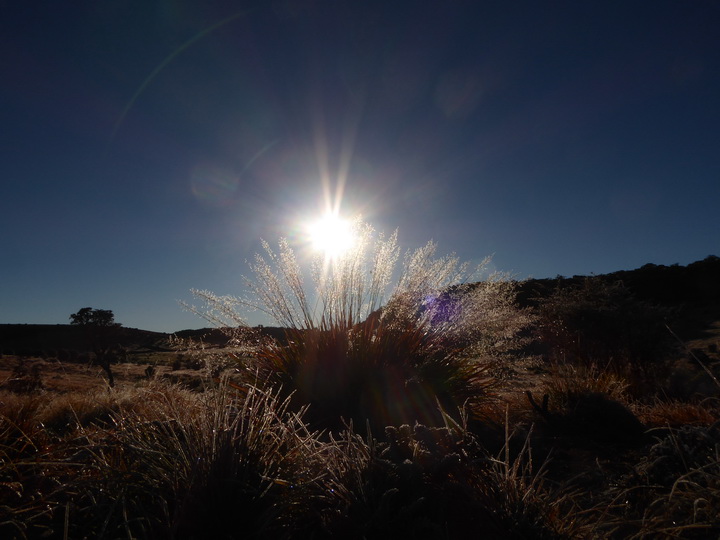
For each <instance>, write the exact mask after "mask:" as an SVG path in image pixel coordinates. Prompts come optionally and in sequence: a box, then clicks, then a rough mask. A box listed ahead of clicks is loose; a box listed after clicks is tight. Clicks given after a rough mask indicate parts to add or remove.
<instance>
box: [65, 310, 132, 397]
mask: <svg viewBox="0 0 720 540" xmlns="http://www.w3.org/2000/svg"><path fill="white" fill-rule="evenodd" d="M70 324H74V325H77V326H82V327H83V328H85V331H86V335H87V336H88V339H89V341H90V344H91V346H92V349H93V352H94V353H95V361H96V362H97V363H98V365H99V366H100V367H102V368H103V370H105V373H107V376H108V384H109V385H110V386H111V387H112V386H115V377H114V376H113V372H112V368H111V367H110V363H111V360H112V355H111V354H110V343H111V338H112V336H113V335H114V334H115V333H116V331H117V329H118V328H119V327H120V326H121V325H120V324H119V323H116V322H115V315H114V314H113V312H112V311H111V310H109V309H93V308H90V307H85V308H82V309H81V310H79V311H78V312H77V313H73V314H72V315H70Z"/></svg>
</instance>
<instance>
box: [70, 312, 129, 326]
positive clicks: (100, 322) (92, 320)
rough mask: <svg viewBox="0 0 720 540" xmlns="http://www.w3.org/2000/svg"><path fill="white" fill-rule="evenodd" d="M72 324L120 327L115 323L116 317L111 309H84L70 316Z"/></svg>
mask: <svg viewBox="0 0 720 540" xmlns="http://www.w3.org/2000/svg"><path fill="white" fill-rule="evenodd" d="M70 324H76V325H79V326H120V324H119V323H116V322H115V315H114V314H113V312H112V310H109V309H93V308H91V307H84V308H82V309H81V310H80V311H78V312H77V313H73V314H72V315H70Z"/></svg>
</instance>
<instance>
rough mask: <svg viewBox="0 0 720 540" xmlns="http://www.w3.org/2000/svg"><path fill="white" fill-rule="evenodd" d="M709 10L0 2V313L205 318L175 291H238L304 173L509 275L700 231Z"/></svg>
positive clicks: (547, 273)
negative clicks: (488, 259)
mask: <svg viewBox="0 0 720 540" xmlns="http://www.w3.org/2000/svg"><path fill="white" fill-rule="evenodd" d="M223 21H224V23H223ZM219 23H223V24H219ZM718 28H720V3H718V2H715V1H711V0H677V1H653V2H647V1H639V0H638V1H632V0H630V1H622V2H620V1H618V2H614V1H613V2H608V1H603V2H600V1H586V2H577V1H568V2H537V1H517V2H480V1H461V0H457V1H448V0H444V1H437V2H432V1H427V2H420V1H417V0H413V1H403V0H398V1H392V2H390V1H388V0H384V1H377V2H376V1H342V0H316V1H311V0H300V1H291V0H278V1H275V2H270V1H267V2H241V1H238V2H228V1H224V2H221V1H217V2H213V1H210V0H208V1H203V2H190V1H187V0H184V1H183V0H174V1H170V0H162V1H153V0H142V1H124V2H121V1H117V2H115V1H113V2H96V1H77V2H54V1H44V2H41V1H33V0H28V1H25V2H2V3H1V4H0V50H1V51H2V53H1V54H0V74H1V80H2V83H1V84H0V126H1V130H0V137H1V139H0V141H1V146H0V152H1V158H2V159H0V178H1V179H2V196H1V197H0V227H1V230H2V237H1V240H0V253H2V263H1V264H0V287H1V288H0V323H66V322H68V316H69V315H70V313H73V312H75V311H77V310H78V309H79V308H81V307H84V306H92V307H96V308H102V309H111V310H113V311H114V312H115V315H116V319H117V320H118V321H119V322H121V323H123V324H124V325H125V326H131V327H140V328H144V329H149V330H160V331H174V330H180V329H182V328H188V327H199V326H203V324H204V322H203V321H202V320H200V319H198V318H197V317H196V316H194V315H192V314H188V313H185V312H183V311H182V310H181V309H180V308H179V307H178V305H177V300H178V299H188V298H189V294H188V290H189V289H190V288H200V289H210V290H213V291H214V292H217V293H220V294H239V293H241V292H242V288H241V279H240V278H241V275H243V274H246V273H247V266H246V264H245V261H246V260H247V259H249V258H250V257H251V256H252V255H253V254H254V253H255V252H257V251H259V248H260V246H259V240H260V238H265V239H267V240H270V241H274V240H276V239H277V238H278V237H279V236H288V237H290V238H291V240H292V239H293V238H294V237H295V235H296V231H297V230H298V227H299V224H301V223H302V222H303V221H304V220H307V219H308V218H310V217H312V216H314V215H316V214H317V213H318V212H319V211H320V209H321V208H322V205H323V187H322V186H323V179H325V182H327V183H329V184H330V185H331V189H333V190H336V188H337V186H344V189H342V194H343V197H342V209H343V212H344V214H345V215H347V216H351V215H353V214H355V213H358V212H360V213H362V214H363V215H364V216H365V218H366V220H367V221H369V222H370V223H371V224H373V225H374V226H375V227H376V228H377V229H379V230H383V231H387V232H391V231H392V230H394V229H395V228H399V234H400V243H401V245H402V246H403V247H404V248H412V247H417V246H419V245H421V244H423V243H425V242H426V241H427V240H430V239H434V240H436V241H437V242H438V244H439V251H440V252H441V253H448V252H452V251H455V252H457V254H458V255H460V256H461V258H463V259H465V260H480V259H482V258H484V257H485V256H486V255H490V254H494V266H495V267H496V268H497V269H499V270H503V271H508V272H512V273H514V274H516V276H517V277H520V278H523V277H528V276H532V277H554V276H555V275H557V274H562V275H573V274H589V273H604V272H610V271H614V270H620V269H632V268H637V267H639V266H641V265H643V264H645V263H648V262H652V263H655V264H673V263H680V264H687V263H690V262H692V261H695V260H698V259H702V258H704V257H706V256H707V255H710V254H718V255H720V37H718V36H720V33H718Z"/></svg>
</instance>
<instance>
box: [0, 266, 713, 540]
mask: <svg viewBox="0 0 720 540" xmlns="http://www.w3.org/2000/svg"><path fill="white" fill-rule="evenodd" d="M710 262H711V263H713V264H716V261H714V260H713V261H710ZM650 270H651V271H653V272H654V270H653V269H650ZM646 271H647V269H646ZM660 271H661V272H665V271H664V270H663V269H660ZM672 272H673V273H675V274H678V273H679V271H677V270H672ZM651 274H652V272H651ZM653 275H654V274H653ZM630 278H632V276H630ZM626 281H632V279H629V280H628V279H626ZM697 283H699V281H695V282H694V285H693V286H694V287H697ZM707 283H708V284H712V283H713V282H712V281H711V280H709V281H707ZM546 285H547V284H546V283H536V284H534V285H533V286H535V287H536V290H540V291H542V290H545V291H546V294H544V296H542V295H540V296H538V295H537V294H535V293H533V294H535V296H532V295H529V294H528V293H527V288H528V285H527V284H521V285H516V284H513V283H507V282H501V283H499V284H497V285H491V286H489V287H486V286H485V285H482V284H480V285H472V286H469V287H466V288H463V289H461V290H459V291H460V292H458V290H450V291H449V292H447V293H444V294H445V296H442V295H440V296H436V297H434V301H435V305H436V306H439V307H438V310H437V311H435V312H430V314H429V315H428V314H427V313H426V314H425V315H424V319H422V320H420V319H412V317H414V316H415V315H414V314H413V313H412V312H410V315H411V318H410V319H403V317H404V316H406V315H407V313H405V312H402V311H393V309H395V306H392V305H391V306H390V308H384V309H385V312H384V313H380V312H378V313H373V314H371V315H370V316H368V317H367V318H366V319H364V320H361V321H359V322H357V323H353V324H351V325H346V326H343V324H344V323H342V322H340V323H333V324H329V325H327V326H322V327H319V328H313V327H309V328H300V329H298V328H294V329H293V328H288V329H287V330H286V331H285V332H284V336H281V337H283V339H282V341H277V340H275V339H273V338H274V336H277V335H278V333H277V332H275V333H274V334H273V335H265V336H262V335H261V333H257V332H250V333H246V334H245V337H246V338H247V340H248V342H247V343H246V344H245V345H243V346H241V347H240V348H230V347H228V346H227V345H228V343H223V342H222V339H220V338H219V337H218V336H216V338H217V339H215V340H214V341H213V342H212V343H211V340H208V339H206V338H204V341H202V342H201V343H199V342H196V343H195V344H193V343H192V342H191V340H190V341H188V340H184V341H177V340H175V341H173V340H169V339H168V338H167V337H166V336H159V335H152V334H144V336H145V337H143V338H142V339H140V337H141V334H139V333H137V332H126V333H125V336H126V337H128V341H125V342H124V343H120V345H119V346H118V348H117V351H119V352H117V354H115V355H114V356H113V357H112V358H113V362H112V363H111V364H110V367H111V369H112V373H113V374H114V379H115V385H114V387H112V388H111V387H110V386H109V385H108V383H107V372H106V370H104V369H102V368H101V367H100V366H96V365H92V364H91V363H90V360H91V359H92V358H93V356H92V354H88V351H87V350H76V351H75V353H73V354H70V353H69V352H67V351H65V352H61V351H62V349H61V347H59V346H58V345H57V344H54V343H53V342H52V341H51V340H47V339H45V338H42V337H37V336H42V333H41V332H39V330H41V329H32V328H21V329H20V330H21V332H19V331H18V329H17V328H6V329H5V332H6V333H5V335H8V334H9V333H10V332H11V331H12V332H14V333H13V335H15V336H18V335H23V336H26V335H28V334H32V332H35V334H34V335H35V336H36V338H37V340H36V342H35V343H36V344H37V347H36V348H37V349H42V351H41V354H38V355H32V354H27V352H23V354H15V353H11V354H9V353H6V352H3V354H2V357H0V535H2V537H3V538H41V537H42V538H148V539H150V538H178V539H179V538H187V539H191V538H240V537H243V538H244V537H248V536H250V537H254V538H357V539H361V538H427V539H435V538H446V539H455V538H458V539H464V538H470V537H477V536H481V537H483V538H491V539H504V538H552V539H555V538H568V539H569V538H648V539H650V538H653V539H654V538H698V539H704V538H717V537H718V535H719V534H720V525H719V524H720V514H719V512H720V510H719V509H720V453H719V452H720V382H718V379H719V378H720V353H719V352H718V350H719V348H720V313H718V306H719V305H720V302H718V298H717V295H715V296H713V294H714V293H712V294H707V295H706V296H705V297H703V296H697V295H696V296H695V297H692V295H690V294H688V295H687V297H688V298H690V300H689V301H687V302H682V303H677V302H674V303H673V302H671V303H668V302H665V303H662V302H651V301H650V300H652V298H650V299H648V297H646V298H644V299H641V298H638V296H637V295H633V294H632V292H631V291H628V290H627V289H626V288H625V287H624V286H623V285H622V284H618V282H616V281H604V280H603V279H602V278H592V279H586V280H576V282H572V281H570V282H568V283H563V282H558V284H557V286H556V287H554V288H552V290H550V292H547V291H548V289H547V288H545V289H543V287H545V286H546ZM483 287H485V288H483ZM523 287H524V288H525V289H523ZM646 292H647V291H646ZM662 292H663V294H666V293H667V288H666V287H663V288H662ZM685 292H686V293H687V290H686V291H685ZM467 295H476V296H474V297H473V298H475V299H476V300H477V302H478V304H477V305H481V306H482V308H483V309H482V310H480V311H473V312H472V313H473V316H474V317H478V318H477V319H475V318H473V319H471V320H470V321H469V322H470V323H477V324H469V325H465V326H463V325H460V324H459V325H456V326H448V325H444V322H445V321H446V320H447V317H448V313H451V314H452V310H448V306H450V308H452V307H453V306H456V305H458V303H459V302H463V301H464V298H467V297H468V296H467ZM400 300H403V297H401V298H400ZM479 302H482V303H481V304H480V303H479ZM398 313H399V315H398ZM489 314H490V315H492V316H490V315H489ZM408 320H409V321H410V322H412V321H414V320H420V323H417V324H415V323H413V324H407V321H408ZM478 321H481V323H480V322H478ZM460 322H463V321H460ZM437 327H440V328H441V329H442V331H440V332H435V328H437ZM458 328H459V329H460V331H458ZM51 330H52V332H54V333H55V334H56V335H58V336H59V335H61V334H62V332H61V331H60V330H58V329H56V328H53V329H51ZM202 335H205V334H202ZM146 338H147V339H148V340H150V341H146ZM470 338H472V339H470ZM23 339H24V338H23ZM63 339H64V338H63ZM78 339H79V338H78ZM30 343H31V344H32V342H30ZM65 344H66V346H77V347H79V346H80V344H81V343H80V341H78V342H76V344H73V343H71V342H70V341H66V342H65ZM27 345H28V342H27V341H22V342H21V341H16V342H10V341H8V340H6V342H5V345H4V348H3V350H4V351H6V350H7V349H9V348H12V349H14V350H19V349H22V348H26V349H27V348H28V347H27ZM53 351H54V354H53ZM58 356H63V357H64V358H63V359H62V360H59V359H58Z"/></svg>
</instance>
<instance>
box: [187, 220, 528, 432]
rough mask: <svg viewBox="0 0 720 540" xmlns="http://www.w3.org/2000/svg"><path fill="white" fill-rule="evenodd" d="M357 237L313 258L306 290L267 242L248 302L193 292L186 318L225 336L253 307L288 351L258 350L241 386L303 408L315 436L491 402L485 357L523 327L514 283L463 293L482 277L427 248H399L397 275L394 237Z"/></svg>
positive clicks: (424, 418) (291, 257)
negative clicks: (264, 388)
mask: <svg viewBox="0 0 720 540" xmlns="http://www.w3.org/2000/svg"><path fill="white" fill-rule="evenodd" d="M355 233H356V237H357V241H356V244H355V247H354V249H352V250H349V251H348V252H346V253H344V254H343V255H342V256H340V257H337V258H333V259H324V258H322V257H321V256H320V257H318V258H317V259H315V260H314V262H313V264H312V272H311V280H310V284H309V285H308V284H306V283H305V276H304V274H303V272H302V270H301V268H300V265H299V263H298V261H297V258H296V255H295V252H294V250H293V249H292V247H291V246H290V245H289V244H288V242H287V241H286V240H281V241H280V243H279V246H278V248H279V249H278V251H277V252H276V251H274V250H273V249H272V248H271V247H270V245H269V244H267V243H264V244H263V245H264V249H265V255H264V256H262V255H257V256H256V258H255V260H254V261H253V262H252V263H251V265H250V268H251V271H252V274H253V277H252V278H249V279H246V288H247V290H248V294H247V296H244V297H230V296H216V295H214V294H212V293H210V292H208V291H195V294H196V296H198V297H199V298H200V299H201V300H202V301H203V302H204V303H205V304H206V308H207V309H206V310H205V311H204V312H203V311H201V310H200V309H197V308H190V309H192V310H194V311H195V312H196V313H200V314H204V316H205V317H206V318H207V319H208V320H210V321H212V322H214V323H216V324H218V325H220V326H223V327H225V326H228V325H230V324H232V325H235V326H237V325H242V324H244V317H243V310H248V309H256V310H260V311H262V312H264V313H266V314H267V315H269V316H270V317H271V318H272V319H274V321H275V322H276V323H277V324H279V325H280V326H283V327H285V328H287V329H288V330H287V336H286V342H287V345H279V344H273V343H261V344H259V345H258V347H257V349H256V353H255V356H256V361H255V362H253V363H252V364H251V365H250V366H248V370H247V380H248V384H252V385H257V384H261V383H262V384H268V385H270V387H272V388H275V389H281V391H282V392H284V395H286V396H287V395H291V394H292V396H293V398H292V402H293V406H294V407H301V406H304V405H309V410H308V413H307V418H308V421H309V422H310V424H311V425H312V426H313V427H317V428H326V429H330V430H333V431H336V432H337V431H338V430H341V429H342V428H343V426H344V425H346V424H347V423H349V422H353V423H354V425H355V426H356V427H357V428H358V429H360V430H362V429H364V427H365V426H366V425H368V426H369V427H370V428H371V429H372V430H374V432H375V433H382V431H383V429H384V427H385V426H386V425H400V424H403V423H411V424H412V423H414V422H420V423H424V424H429V425H440V424H441V422H442V418H441V415H439V413H438V406H440V407H442V408H443V409H445V410H446V411H448V412H449V413H451V414H456V413H457V412H458V411H459V409H460V408H461V407H466V408H467V409H468V410H469V411H470V413H471V414H474V413H479V412H480V411H481V410H482V406H481V405H482V403H483V402H485V401H488V400H491V399H492V397H493V393H492V387H493V384H494V381H493V377H492V376H491V374H490V367H491V366H492V356H493V354H501V352H506V351H507V350H508V348H509V345H508V344H509V343H512V342H513V340H518V339H519V337H518V336H519V333H520V332H521V330H522V329H523V328H524V327H525V326H526V325H527V323H528V321H529V315H527V313H525V312H523V311H522V310H520V309H519V308H517V306H516V305H515V303H514V301H513V291H514V286H513V285H512V283H511V282H510V281H509V280H508V279H504V278H503V277H502V276H492V277H491V278H489V279H487V280H485V281H484V282H482V283H477V284H475V285H472V286H471V285H469V284H468V281H469V279H470V278H472V277H473V276H477V275H478V272H479V271H481V270H482V268H478V269H476V270H475V271H470V268H469V266H468V265H467V264H463V263H461V262H460V261H459V259H458V258H457V257H456V256H454V255H449V256H445V257H437V256H436V251H437V246H436V245H435V244H434V243H432V242H430V243H428V244H427V245H425V246H423V247H422V248H419V249H417V250H414V251H408V252H407V253H406V254H405V257H404V259H403V263H402V266H401V268H400V269H399V272H396V266H395V265H396V263H397V261H398V260H399V259H400V256H399V255H400V250H399V247H398V243H397V232H395V233H394V234H392V235H391V236H389V237H384V236H383V235H376V234H375V231H374V230H373V229H372V228H371V227H370V226H369V225H367V224H365V223H362V222H360V221H358V222H357V223H356V224H355ZM396 273H397V274H398V275H399V277H398V278H397V280H396V281H395V282H393V276H394V275H395V274H396Z"/></svg>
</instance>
